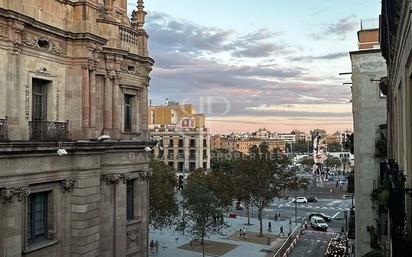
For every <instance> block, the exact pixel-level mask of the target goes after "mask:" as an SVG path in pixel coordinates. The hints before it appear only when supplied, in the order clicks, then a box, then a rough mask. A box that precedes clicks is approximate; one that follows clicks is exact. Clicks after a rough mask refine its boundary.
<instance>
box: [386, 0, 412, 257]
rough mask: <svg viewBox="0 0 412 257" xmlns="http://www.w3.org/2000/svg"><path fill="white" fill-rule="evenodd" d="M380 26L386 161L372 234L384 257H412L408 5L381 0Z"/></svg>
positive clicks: (411, 16) (411, 0)
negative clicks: (380, 224) (378, 225)
mask: <svg viewBox="0 0 412 257" xmlns="http://www.w3.org/2000/svg"><path fill="white" fill-rule="evenodd" d="M380 25H381V26H380V33H381V37H380V44H381V48H382V56H383V57H384V58H385V60H386V64H387V72H388V76H387V77H383V78H382V79H381V83H380V88H381V90H382V92H383V93H384V94H385V95H386V96H387V98H386V105H387V115H388V118H387V131H386V133H387V137H386V138H385V139H387V141H386V142H384V143H385V146H387V152H386V153H387V158H388V159H387V160H386V161H384V162H382V163H381V170H380V181H379V182H380V187H381V188H386V190H387V191H386V192H387V193H389V197H388V200H387V201H388V204H387V206H386V208H385V209H383V210H382V211H381V216H383V218H385V219H386V221H385V223H386V224H387V226H386V227H384V228H383V229H382V230H381V231H378V232H379V236H380V238H384V239H385V240H383V241H384V242H383V244H382V248H383V250H384V253H385V256H396V257H409V256H412V129H411V126H412V30H411V27H412V0H390V1H389V0H383V1H382V13H381V24H380ZM385 150H386V149H385ZM388 191H389V192H388ZM384 192H385V191H384ZM383 218H382V220H383Z"/></svg>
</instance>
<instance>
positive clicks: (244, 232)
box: [242, 226, 246, 238]
mask: <svg viewBox="0 0 412 257" xmlns="http://www.w3.org/2000/svg"><path fill="white" fill-rule="evenodd" d="M242 230H243V238H245V237H246V227H245V226H243V227H242Z"/></svg>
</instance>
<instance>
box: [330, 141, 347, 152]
mask: <svg viewBox="0 0 412 257" xmlns="http://www.w3.org/2000/svg"><path fill="white" fill-rule="evenodd" d="M342 150H344V149H343V145H341V144H339V143H330V144H328V151H329V152H332V153H336V152H342Z"/></svg>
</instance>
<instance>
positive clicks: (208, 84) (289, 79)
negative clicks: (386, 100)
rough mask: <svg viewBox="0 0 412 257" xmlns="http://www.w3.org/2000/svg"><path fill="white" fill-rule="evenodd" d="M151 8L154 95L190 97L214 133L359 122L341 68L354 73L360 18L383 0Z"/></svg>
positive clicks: (185, 1) (180, 2) (166, 3)
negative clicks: (352, 53)
mask: <svg viewBox="0 0 412 257" xmlns="http://www.w3.org/2000/svg"><path fill="white" fill-rule="evenodd" d="M135 2H136V1H130V0H129V6H130V8H132V7H133V6H135ZM145 7H146V11H147V12H148V16H147V23H146V25H145V29H146V30H147V32H148V33H149V36H150V39H149V46H150V55H151V56H152V57H153V58H154V59H155V61H156V65H155V67H154V70H153V72H152V74H151V76H152V81H151V88H150V95H149V97H150V98H151V99H152V101H153V103H155V104H161V103H163V102H164V101H165V99H166V98H168V99H172V100H177V101H180V102H193V103H194V104H195V105H197V106H198V107H199V109H200V111H202V112H205V113H206V114H207V116H208V117H209V126H210V127H211V129H212V132H213V133H227V132H230V131H247V130H255V129H258V128H260V127H266V128H268V129H271V130H277V131H290V130H292V129H294V128H297V129H301V130H309V129H311V128H315V127H324V128H326V129H328V130H330V131H333V130H337V129H346V128H351V127H352V116H351V108H350V107H351V105H350V103H349V100H350V98H351V94H350V87H348V86H342V82H347V81H350V77H339V76H338V73H339V72H346V71H350V59H349V55H348V52H349V51H352V50H356V49H357V36H356V31H357V30H359V28H360V25H359V23H360V20H361V19H364V18H377V17H378V15H379V12H380V1H379V0H363V1H362V0H344V1H342V0H339V1H337V0H289V1H277V0H253V1H250V0H249V1H246V0H236V1H235V0H220V1H217V0H209V1H200V0H146V1H145ZM129 11H130V10H129ZM211 106H212V107H211Z"/></svg>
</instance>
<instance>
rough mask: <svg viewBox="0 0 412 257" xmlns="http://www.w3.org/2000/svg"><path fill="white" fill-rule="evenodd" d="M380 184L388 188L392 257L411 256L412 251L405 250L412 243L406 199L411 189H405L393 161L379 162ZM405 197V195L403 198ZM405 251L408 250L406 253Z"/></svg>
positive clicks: (400, 172)
mask: <svg viewBox="0 0 412 257" xmlns="http://www.w3.org/2000/svg"><path fill="white" fill-rule="evenodd" d="M380 171H381V172H380V173H381V174H380V183H381V184H385V183H386V184H387V185H388V187H389V199H388V201H387V203H388V205H387V208H388V214H389V220H390V237H391V239H392V244H393V246H392V248H393V256H399V257H409V256H412V249H410V248H405V246H406V245H411V244H412V242H411V240H410V239H409V236H408V226H409V225H408V223H407V221H408V219H407V217H408V215H411V213H408V210H407V208H406V204H405V200H406V197H409V198H410V197H412V188H406V187H405V181H406V176H405V174H404V172H403V171H402V170H401V169H400V168H399V165H398V164H397V163H396V161H395V160H392V159H389V160H385V161H383V162H381V170H380ZM405 195H407V196H406V197H405ZM406 249H408V250H407V251H406Z"/></svg>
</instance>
